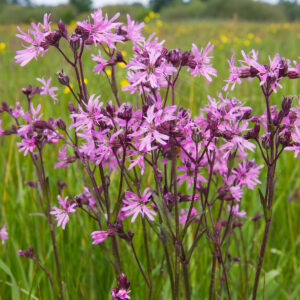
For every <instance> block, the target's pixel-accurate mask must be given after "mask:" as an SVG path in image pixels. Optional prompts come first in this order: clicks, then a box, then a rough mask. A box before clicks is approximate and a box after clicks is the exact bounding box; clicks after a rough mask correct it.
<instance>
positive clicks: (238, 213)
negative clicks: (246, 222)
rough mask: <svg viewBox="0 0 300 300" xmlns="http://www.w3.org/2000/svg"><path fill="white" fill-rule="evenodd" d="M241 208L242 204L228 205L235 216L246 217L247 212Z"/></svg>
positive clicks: (228, 208)
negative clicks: (240, 209)
mask: <svg viewBox="0 0 300 300" xmlns="http://www.w3.org/2000/svg"><path fill="white" fill-rule="evenodd" d="M239 208H240V205H239V204H236V205H235V206H230V205H227V210H228V211H229V212H230V211H231V213H232V214H233V217H234V218H235V217H236V218H245V217H246V215H247V213H246V212H245V211H244V210H242V211H239Z"/></svg>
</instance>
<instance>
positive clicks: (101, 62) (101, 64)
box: [92, 50, 107, 74]
mask: <svg viewBox="0 0 300 300" xmlns="http://www.w3.org/2000/svg"><path fill="white" fill-rule="evenodd" d="M92 59H93V61H95V62H97V64H96V66H95V67H94V69H93V72H95V73H96V74H100V73H102V72H103V70H104V69H105V67H106V64H107V60H106V59H104V58H103V57H102V55H101V51H100V50H99V51H98V54H97V55H94V54H92Z"/></svg>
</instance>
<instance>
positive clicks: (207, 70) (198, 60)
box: [188, 42, 217, 82]
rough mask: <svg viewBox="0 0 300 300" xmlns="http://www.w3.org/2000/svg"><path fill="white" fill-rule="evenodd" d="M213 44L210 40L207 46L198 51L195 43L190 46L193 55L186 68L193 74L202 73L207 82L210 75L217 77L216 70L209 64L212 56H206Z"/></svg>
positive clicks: (209, 80) (209, 79)
mask: <svg viewBox="0 0 300 300" xmlns="http://www.w3.org/2000/svg"><path fill="white" fill-rule="evenodd" d="M213 48H214V45H212V44H211V43H210V42H209V43H208V44H207V46H206V47H205V48H204V49H203V48H201V50H200V51H199V49H198V47H197V46H196V44H193V46H192V52H193V55H194V56H193V57H192V59H190V62H189V68H188V70H189V71H191V74H192V75H193V76H195V77H196V76H197V75H199V74H200V75H202V76H203V77H204V78H205V80H206V81H207V82H211V81H212V78H211V76H215V77H217V70H216V69H214V68H213V67H212V64H210V60H211V58H213V56H208V54H209V53H210V52H211V51H212V50H213Z"/></svg>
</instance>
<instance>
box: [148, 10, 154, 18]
mask: <svg viewBox="0 0 300 300" xmlns="http://www.w3.org/2000/svg"><path fill="white" fill-rule="evenodd" d="M149 18H150V19H153V18H155V12H154V11H150V12H149Z"/></svg>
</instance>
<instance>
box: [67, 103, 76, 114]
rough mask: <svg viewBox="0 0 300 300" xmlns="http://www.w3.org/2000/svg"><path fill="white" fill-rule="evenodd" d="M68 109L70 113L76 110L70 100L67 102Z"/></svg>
mask: <svg viewBox="0 0 300 300" xmlns="http://www.w3.org/2000/svg"><path fill="white" fill-rule="evenodd" d="M68 109H69V111H70V113H73V112H76V108H75V106H74V104H73V103H72V102H70V103H69V104H68Z"/></svg>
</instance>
